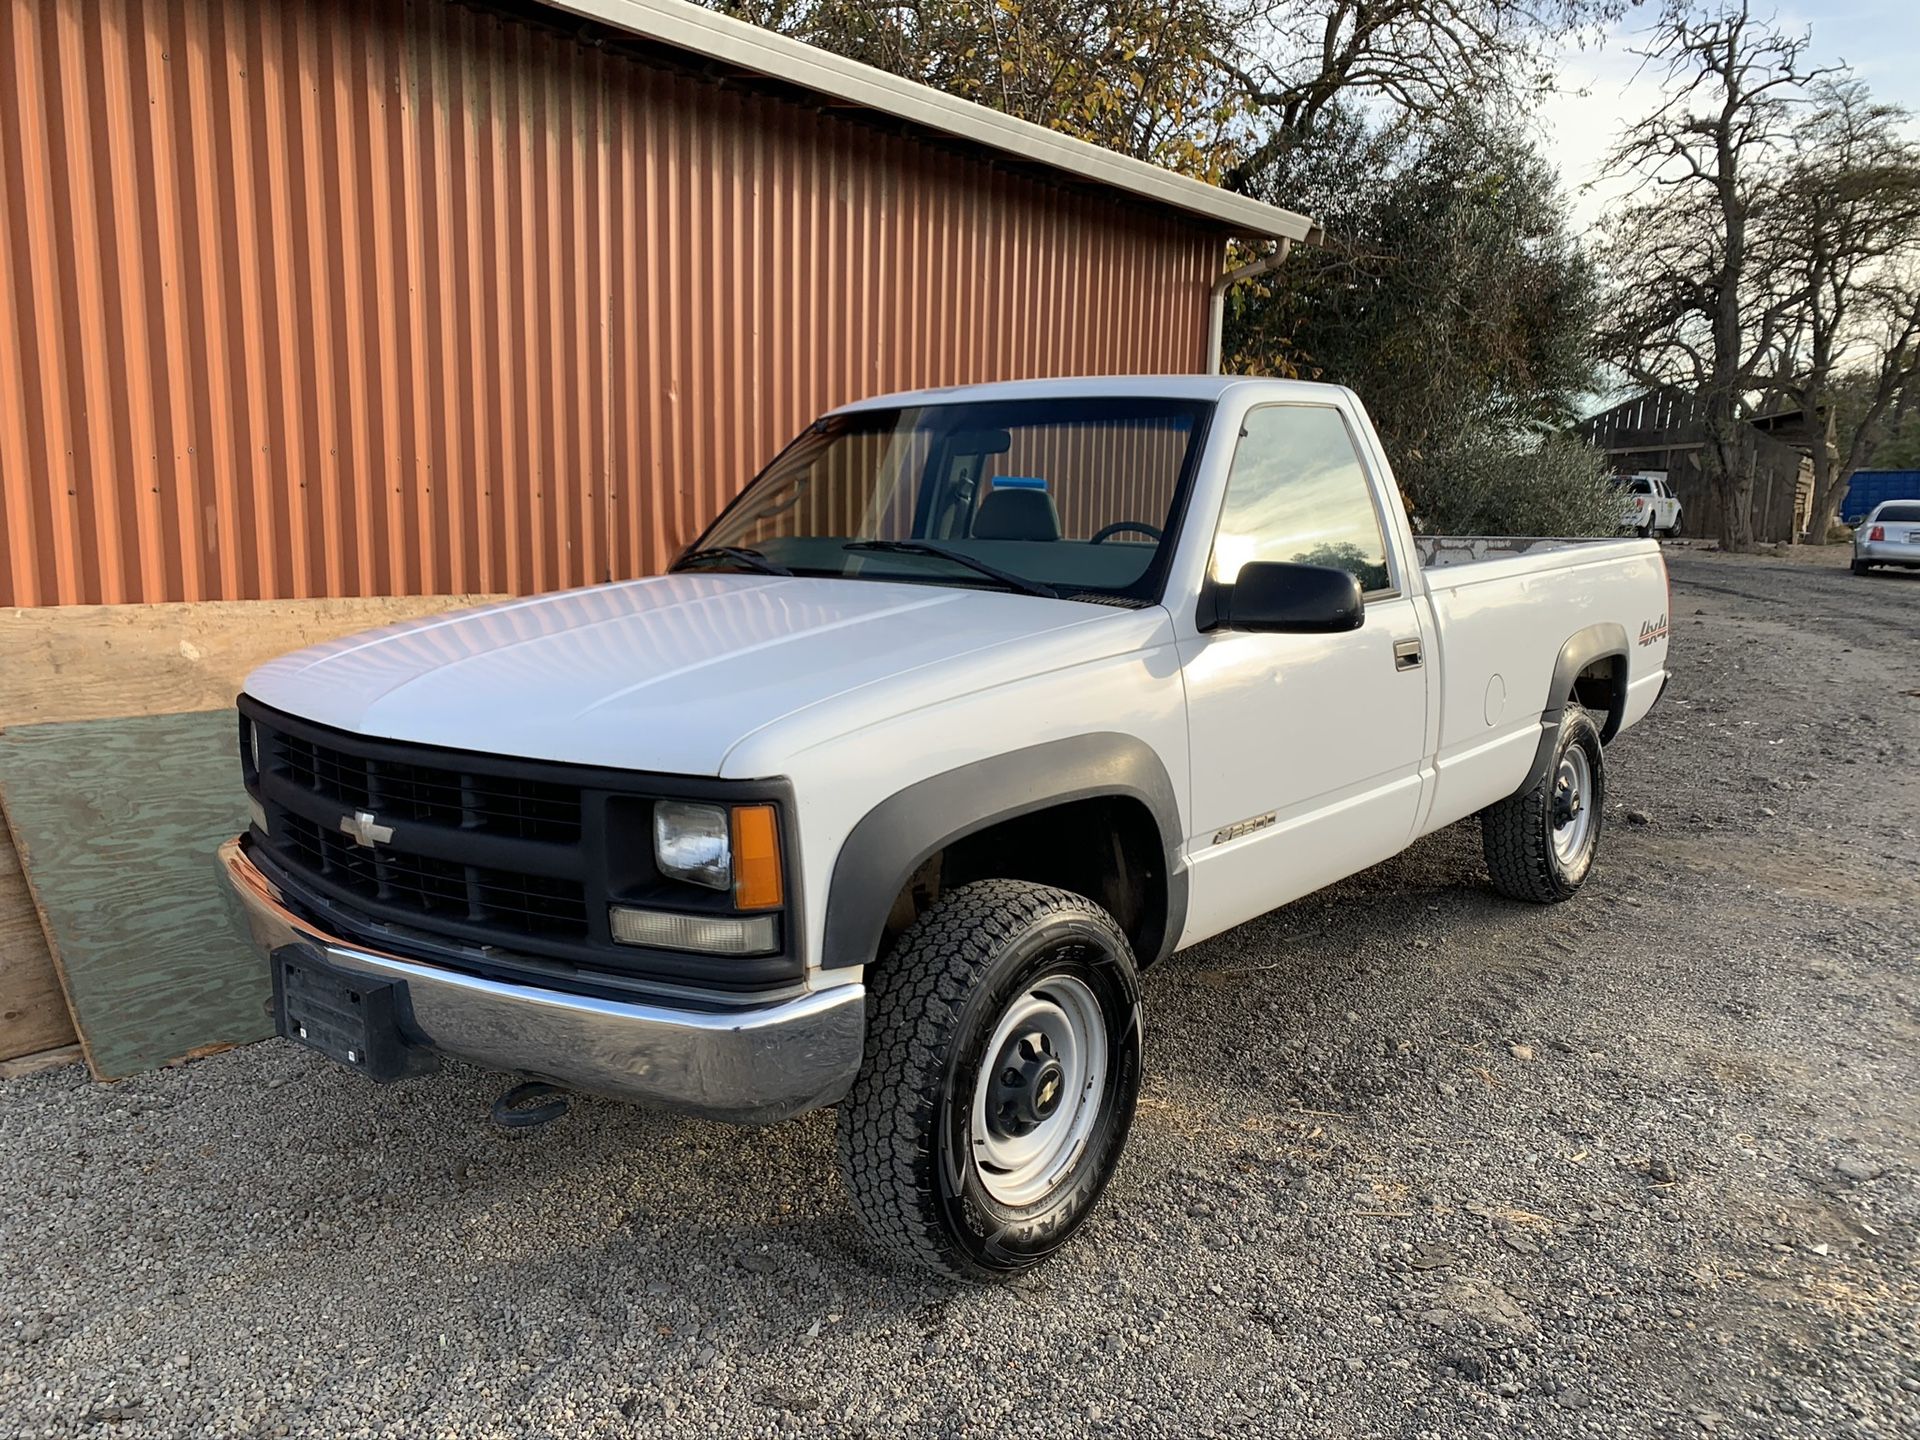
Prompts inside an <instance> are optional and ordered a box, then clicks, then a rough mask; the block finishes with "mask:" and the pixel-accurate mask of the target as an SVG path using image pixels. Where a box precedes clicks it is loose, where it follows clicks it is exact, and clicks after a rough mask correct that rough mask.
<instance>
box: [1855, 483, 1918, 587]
mask: <svg viewBox="0 0 1920 1440" xmlns="http://www.w3.org/2000/svg"><path fill="white" fill-rule="evenodd" d="M1875 565H1898V566H1901V567H1903V568H1904V569H1908V570H1913V569H1920V500H1882V501H1881V502H1880V503H1879V504H1878V505H1876V506H1874V507H1873V510H1872V513H1870V514H1869V515H1868V516H1867V518H1866V519H1864V520H1862V521H1861V522H1860V524H1859V525H1858V526H1857V527H1856V528H1855V529H1854V532H1853V573H1854V574H1856V575H1864V574H1866V573H1867V571H1868V570H1870V569H1872V568H1873V567H1874V566H1875Z"/></svg>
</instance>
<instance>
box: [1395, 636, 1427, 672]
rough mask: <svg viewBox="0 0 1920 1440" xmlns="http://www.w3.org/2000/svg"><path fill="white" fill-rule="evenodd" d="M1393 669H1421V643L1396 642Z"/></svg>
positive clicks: (1409, 641) (1415, 641)
mask: <svg viewBox="0 0 1920 1440" xmlns="http://www.w3.org/2000/svg"><path fill="white" fill-rule="evenodd" d="M1393 668H1394V669H1396V670H1418V669H1419V668H1420V642H1419V641H1418V640H1396V641H1394V642H1393Z"/></svg>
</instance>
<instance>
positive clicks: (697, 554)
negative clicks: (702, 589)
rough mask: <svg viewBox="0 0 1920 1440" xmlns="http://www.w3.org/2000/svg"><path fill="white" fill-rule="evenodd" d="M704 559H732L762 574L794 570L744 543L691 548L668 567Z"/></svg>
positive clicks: (693, 563)
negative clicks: (701, 548) (699, 548)
mask: <svg viewBox="0 0 1920 1440" xmlns="http://www.w3.org/2000/svg"><path fill="white" fill-rule="evenodd" d="M703 560H731V561H733V563H734V564H736V565H744V566H746V567H747V569H749V570H757V571H759V572H760V573H761V574H762V575H786V576H789V577H791V576H792V574H793V571H791V570H789V569H788V568H787V567H786V566H784V565H782V564H781V563H780V562H779V561H777V560H769V559H767V557H766V556H764V555H762V554H761V553H760V552H759V551H758V550H749V549H748V548H747V547H746V546H744V545H710V546H708V547H707V548H706V549H705V550H689V551H688V552H687V553H686V554H684V555H682V556H681V557H680V558H679V559H678V560H676V561H674V562H673V564H672V565H671V566H669V567H668V568H669V569H671V570H678V569H679V568H680V567H681V566H683V565H698V564H699V563H700V562H701V561H703Z"/></svg>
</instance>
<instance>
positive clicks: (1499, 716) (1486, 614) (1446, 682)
mask: <svg viewBox="0 0 1920 1440" xmlns="http://www.w3.org/2000/svg"><path fill="white" fill-rule="evenodd" d="M1667 610H1668V592H1667V578H1666V570H1665V567H1664V565H1663V564H1662V561H1661V557H1660V552H1659V548H1658V546H1656V545H1652V544H1649V543H1647V542H1646V541H1644V540H1633V539H1611V540H1597V541H1588V542H1570V541H1557V540H1549V541H1536V540H1524V539H1522V540H1513V539H1498V538H1493V539H1489V538H1467V539H1458V540H1445V541H1435V540H1421V539H1418V538H1416V537H1415V536H1414V534H1413V533H1412V531H1411V530H1410V529H1409V527H1408V524H1407V519H1406V515H1405V513H1404V511H1403V510H1402V508H1401V505H1400V492H1399V490H1398V488H1397V486H1396V485H1395V483H1394V479H1393V475H1392V472H1391V471H1390V470H1389V468H1388V465H1387V460H1386V457H1385V455H1384V454H1383V453H1382V452H1381V447H1380V443H1379V440H1378V438H1377V437H1376V436H1375V434H1374V431H1373V427H1372V426H1371V424H1369V422H1368V420H1367V416H1366V414H1365V412H1364V411H1363V410H1362V408H1361V406H1360V403H1359V401H1358V400H1357V399H1356V398H1355V397H1354V396H1353V394H1352V393H1351V392H1349V391H1347V390H1344V389H1338V388H1334V387H1330V386H1323V385H1311V384H1302V383H1297V382H1286V381H1275V380H1250V379H1238V378H1233V377H1219V376H1197V377H1155V378H1140V379H1111V378H1109V379H1083V380H1052V381H1034V382H1027V383H1020V384H1005V385H987V386H977V387H970V388H963V389H954V390H936V391H927V392H922V393H916V394H907V395H894V396H885V397H881V398H878V399H873V400H867V401H863V402H861V403H859V404H856V405H849V406H847V407H846V408H844V409H841V410H836V411H834V412H833V413H832V414H830V415H827V416H826V417H824V418H823V419H821V420H820V421H818V422H817V423H815V424H814V425H813V426H811V427H809V428H808V429H807V430H806V431H805V432H804V433H802V435H801V436H800V437H799V438H798V439H797V440H795V441H794V442H793V444H792V445H790V446H789V447H788V448H787V449H786V450H784V451H783V452H781V454H780V455H779V456H778V457H777V458H776V459H775V460H774V461H773V462H772V463H771V464H770V465H769V466H768V467H767V469H766V470H765V471H764V472H763V473H762V474H761V475H760V476H759V477H758V478H757V479H755V480H754V481H753V482H752V483H751V484H750V485H748V486H747V487H746V489H745V491H744V492H743V493H742V494H741V495H740V497H739V498H738V499H737V500H736V501H735V502H734V503H733V505H732V506H731V507H730V508H729V509H728V510H727V511H726V512H725V513H724V514H723V515H722V516H721V517H720V518H719V519H718V520H717V521H716V522H715V523H714V524H713V525H712V527H711V528H709V529H708V531H707V532H706V534H705V535H703V536H702V537H701V538H700V539H699V540H698V541H697V542H696V543H695V544H694V545H693V547H692V548H690V549H689V550H688V551H687V552H686V553H684V554H683V555H682V556H681V557H680V559H679V561H678V562H677V564H676V565H675V566H674V573H671V574H668V575H664V576H660V577H657V578H653V579H645V580H634V581H629V582H625V583H621V584H609V585H602V586H596V587H593V588H590V589H585V590H578V591H573V592H571V593H567V594H559V595H544V596H539V597H536V598H530V599H523V600H516V601H512V602H510V603H506V604H501V605H495V606H492V607H489V608H486V609H481V610H475V611H469V612H467V613H465V614H457V615H442V616H436V617H434V618H432V619H426V620H420V621H416V622H413V623H410V624H407V625H402V626H397V627H394V628H392V629H389V630H384V631H380V632H376V633H374V634H371V635H366V636H361V637H358V638H355V639H351V640H345V641H338V642H334V643H332V644H328V645H323V646H320V647H318V648H315V649H312V650H307V651H303V652H301V653H299V654H295V655H290V656H287V657H286V658H284V659H281V660H277V661H274V662H273V663H271V664H269V665H267V666H265V667H264V668H262V669H261V670H259V671H257V672H255V673H254V674H253V675H252V676H251V677H250V678H249V679H248V681H247V687H246V693H245V694H244V695H243V696H242V697H241V700H240V711H241V719H240V724H241V730H242V736H241V739H242V744H241V754H242V757H243V760H242V766H243V771H244V781H245V785H246V789H247V793H248V795H249V797H250V800H251V804H252V825H251V826H250V828H249V829H248V831H247V832H246V834H244V835H243V836H240V837H238V838H237V839H235V840H233V841H231V842H229V843H228V844H227V845H226V846H224V847H223V849H222V852H221V853H222V859H223V861H224V864H225V866H226V868H227V871H228V874H229V878H230V880H231V882H232V884H233V887H234V889H235V891H236V892H237V894H238V896H239V897H240V899H241V901H242V902H243V905H244V908H245V911H246V914H247V916H248V919H249V923H250V924H251V927H252V930H253V933H254V936H255V938H256V940H257V942H258V943H259V945H260V947H261V950H262V952H263V953H264V954H265V955H267V956H269V957H270V958H271V965H272V969H273V975H274V993H275V996H276V1015H277V1021H278V1025H279V1028H280V1030H281V1033H283V1034H285V1035H288V1036H291V1037H294V1038H296V1039H298V1040H300V1041H302V1042H304V1043H305V1044H308V1045H311V1046H314V1047H316V1048H318V1049H320V1050H321V1051H323V1052H324V1053H326V1054H328V1055H330V1056H332V1057H333V1058H335V1059H336V1060H338V1061H340V1062H341V1063H342V1064H345V1065H347V1066H350V1067H352V1068H353V1069H356V1070H358V1071H360V1072H361V1073H362V1074H363V1075H366V1076H368V1077H370V1078H373V1079H376V1080H389V1079H394V1078H398V1077H402V1076H405V1075H407V1074H410V1073H414V1072H416V1071H418V1070H420V1069H423V1068H425V1067H428V1066H430V1065H432V1064H433V1063H435V1056H436V1055H439V1054H446V1055H454V1056H460V1057H463V1058H464V1059H466V1060H469V1061H472V1062H474V1063H477V1064H479V1065H482V1066H488V1067H491V1068H493V1069H496V1070H500V1071H506V1072H516V1073H519V1074H522V1075H527V1076H532V1077H536V1078H538V1079H539V1080H542V1081H546V1082H551V1083H553V1084H557V1085H561V1086H566V1087H572V1088H576V1089H579V1090H583V1091H591V1092H597V1093H600V1094H603V1095H609V1096H614V1097H619V1098H623V1099H628V1100H634V1101H640V1102H645V1103H649V1104H654V1105H661V1106H667V1107H671V1108H675V1109H679V1110H682V1111H687V1112H691V1113H694V1114H699V1115H706V1116H712V1117H718V1118H722V1119H728V1120H736V1121H750V1122H765V1121H774V1120H779V1119H782V1118H784V1117H786V1116H789V1115H793V1114H795V1113H797V1112H800V1111H804V1110H809V1109H812V1108H815V1107H819V1106H828V1105H837V1106H838V1107H839V1116H838V1127H839V1148H840V1159H841V1169H842V1174H843V1176H844V1179H845V1183H846V1186H847V1189H848V1191H849V1192H850V1194H851V1196H852V1199H853V1202H854V1204H855V1206H856V1207H857V1209H858V1210H859V1213H860V1215H861V1217H862V1218H863V1220H864V1221H865V1223H866V1226H867V1228H868V1230H869V1232H870V1233H871V1235H872V1236H873V1237H874V1239H875V1240H876V1241H877V1242H878V1244H879V1245H880V1246H881V1247H883V1248H884V1249H885V1250H887V1251H889V1252H891V1253H893V1254H895V1255H897V1256H902V1257H907V1258H910V1259H913V1260H918V1261H923V1262H925V1263H927V1264H930V1265H932V1266H935V1267H937V1268H939V1269H941V1270H944V1271H946V1272H948V1273H950V1274H954V1275H958V1276H963V1277H967V1278H972V1279H992V1278H996V1277H1004V1276H1008V1275H1011V1274H1013V1273H1015V1272H1018V1271H1020V1270H1022V1269H1024V1268H1025V1267H1027V1266H1030V1265H1032V1264H1034V1263H1035V1262H1037V1261H1039V1260H1041V1259H1043V1258H1045V1257H1046V1256H1048V1255H1050V1254H1052V1253H1053V1252H1054V1251H1055V1250H1057V1249H1058V1248H1059V1247H1060V1245H1061V1244H1062V1243H1063V1242H1065V1241H1066V1240H1067V1238H1068V1237H1069V1236H1071V1235H1072V1234H1073V1233H1074V1231H1075V1230H1076V1229H1077V1228H1078V1227H1079V1226H1080V1225H1081V1224H1082V1223H1083V1222H1084V1221H1085V1220H1086V1218H1087V1215H1088V1213H1089V1211H1090V1210H1091V1209H1092V1207H1093V1206H1094V1204H1095V1202H1096V1201H1097V1200H1098V1198H1099V1196H1100V1194H1101V1192H1102V1190H1103V1189H1104V1187H1105V1186H1106V1183H1107V1180H1108V1178H1109V1177H1110V1176H1111V1175H1112V1174H1113V1171H1114V1167H1115V1164H1116V1163H1117V1161H1118V1160H1119V1157H1120V1154H1121V1149H1122V1147H1123V1145H1124V1143H1125V1140H1126V1136H1127V1130H1128V1126H1129V1125H1130V1123H1131V1122H1132V1119H1133V1112H1134V1103H1135V1099H1136V1096H1137V1094H1138V1091H1139V1087H1140V1077H1141V1065H1142V1063H1143V1060H1144V1052H1143V1050H1142V1045H1141V1027H1142V1024H1143V1021H1144V1015H1145V1012H1144V1009H1143V1007H1142V1003H1141V973H1142V972H1143V971H1150V970H1151V969H1152V967H1154V966H1155V965H1157V964H1159V963H1160V962H1162V961H1163V960H1164V959H1165V958H1166V957H1167V956H1168V955H1169V954H1171V953H1172V952H1173V951H1175V950H1178V949H1180V948H1182V947H1184V946H1189V945H1193V944H1196V943H1198V942H1199V941H1202V940H1205V939H1206V938H1207V937H1209V936H1212V935H1218V934H1220V933H1221V932H1222V931H1225V930H1229V929H1231V928H1232V927H1234V926H1236V925H1239V924H1241V923H1243V922H1245V921H1247V920H1250V919H1252V918H1253V917H1255V916H1257V915H1260V914H1262V913H1263V912H1265V911H1268V910H1271V909H1273V908H1274V907H1275V906H1278V905H1284V904H1286V903H1287V902H1288V901H1290V900H1293V899H1296V898H1297V897H1299V896H1302V895H1305V894H1307V893H1309V892H1310V891H1313V890H1316V889H1318V888H1320V887H1321V886H1324V885H1327V884H1330V883H1331V882H1333V881H1335V880H1338V879H1340V878H1341V877H1343V876H1347V875H1351V874H1353V873H1354V872H1356V871H1358V870H1362V869H1364V868H1366V867H1368V866H1371V865H1374V864H1376V863H1378V862H1380V861H1382V860H1385V859H1387V858H1388V857H1389V856H1391V855H1393V854H1394V853H1395V852H1397V851H1399V850H1401V849H1403V848H1404V847H1405V846H1407V845H1408V844H1409V843H1411V842H1412V841H1413V840H1414V839H1415V838H1416V837H1418V836H1421V835H1425V834H1427V833H1428V832H1430V831H1433V830H1437V829H1439V828H1440V827H1442V826H1446V825H1451V824H1453V823H1454V822H1455V821H1458V820H1461V819H1463V818H1465V817H1467V816H1471V815H1475V814H1476V813H1477V814H1479V815H1480V816H1481V817H1482V827H1483V832H1484V837H1485V855H1486V862H1487V866H1488V870H1489V872H1490V873H1491V877H1492V881H1493V885H1494V887H1495V888H1496V889H1498V890H1499V891H1500V892H1502V893H1503V894H1505V895H1508V896H1512V897H1515V898H1517V899H1520V900H1525V901H1532V902H1538V903H1551V902H1555V901H1563V900H1566V899H1568V898H1569V897H1571V896H1572V895H1573V894H1574V893H1575V892H1576V891H1577V890H1578V889H1579V888H1580V885H1581V882H1582V881H1583V880H1584V879H1585V878H1586V876H1587V874H1588V872H1589V868H1590V867H1591V866H1592V865H1593V863H1594V857H1595V855H1596V853H1597V847H1598V844H1599V840H1600V833H1601V826H1602V819H1603V814H1604V806H1605V801H1606V795H1607V765H1606V753H1607V752H1606V751H1605V749H1604V748H1603V747H1604V746H1605V745H1606V743H1607V742H1608V741H1610V740H1612V739H1613V738H1614V737H1615V736H1616V735H1618V734H1619V733H1620V732H1621V731H1623V730H1625V729H1626V728H1627V727H1628V726H1631V725H1633V724H1635V723H1637V722H1638V721H1639V720H1640V719H1641V718H1642V717H1643V716H1645V715H1646V713H1647V712H1648V710H1649V709H1651V708H1652V706H1653V704H1654V702H1655V700H1656V699H1657V698H1658V696H1659V695H1660V693H1661V690H1662V689H1663V687H1664V686H1665V684H1666V680H1667V670H1666V660H1667Z"/></svg>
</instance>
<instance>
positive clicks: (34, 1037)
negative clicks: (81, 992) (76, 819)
mask: <svg viewBox="0 0 1920 1440" xmlns="http://www.w3.org/2000/svg"><path fill="white" fill-rule="evenodd" d="M72 1043H73V1021H72V1019H71V1018H70V1017H69V1016H68V1014H67V997H66V996H65V995H63V994H61V993H60V977H59V976H58V975H56V974H54V970H53V957H52V956H51V955H49V954H48V953H47V937H46V932H45V931H43V930H42V929H41V928H40V915H39V912H37V911H36V910H35V909H34V908H33V897H32V896H30V895H29V894H28V893H27V877H26V876H25V875H23V874H22V873H21V872H20V857H19V856H18V855H17V854H16V853H15V852H14V848H13V837H12V836H11V835H10V834H8V832H7V827H6V826H5V825H0V1060H11V1059H13V1058H14V1057H15V1056H16V1055H33V1054H37V1053H38V1052H40V1051H42V1050H54V1049H57V1048H59V1047H60V1046H62V1045H71V1044H72Z"/></svg>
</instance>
